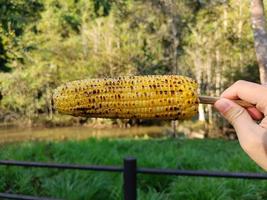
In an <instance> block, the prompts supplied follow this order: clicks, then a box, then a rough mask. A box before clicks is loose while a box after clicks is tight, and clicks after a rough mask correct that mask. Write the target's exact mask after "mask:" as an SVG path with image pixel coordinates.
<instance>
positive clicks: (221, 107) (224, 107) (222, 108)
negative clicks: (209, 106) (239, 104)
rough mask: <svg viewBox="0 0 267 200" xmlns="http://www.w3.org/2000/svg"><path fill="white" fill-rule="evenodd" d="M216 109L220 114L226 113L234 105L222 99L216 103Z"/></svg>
mask: <svg viewBox="0 0 267 200" xmlns="http://www.w3.org/2000/svg"><path fill="white" fill-rule="evenodd" d="M214 107H215V108H216V109H217V110H218V111H219V112H220V113H223V114H224V113H226V112H227V111H228V110H229V109H230V108H231V107H232V105H231V104H230V102H229V101H228V100H226V99H220V100H218V101H216V102H215V104H214Z"/></svg>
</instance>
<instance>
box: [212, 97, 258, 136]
mask: <svg viewBox="0 0 267 200" xmlns="http://www.w3.org/2000/svg"><path fill="white" fill-rule="evenodd" d="M214 107H215V108H216V109H217V110H218V111H219V112H220V113H221V114H222V115H223V116H224V117H225V118H226V119H227V121H229V123H231V124H232V125H233V126H234V128H235V130H236V132H237V134H238V135H239V136H240V134H241V135H243V134H246V133H248V131H249V132H250V131H251V130H253V128H256V125H257V124H256V123H255V122H254V121H253V119H252V118H251V117H250V115H249V114H248V112H247V111H246V110H245V109H244V108H243V107H241V106H239V105H237V104H236V103H234V102H233V101H231V100H229V99H225V98H221V99H219V100H218V101H216V103H215V104H214Z"/></svg>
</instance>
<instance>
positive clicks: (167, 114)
mask: <svg viewBox="0 0 267 200" xmlns="http://www.w3.org/2000/svg"><path fill="white" fill-rule="evenodd" d="M156 85H158V87H156ZM53 101H54V105H55V108H56V109H57V110H58V111H59V112H60V113H64V114H70V115H74V116H86V117H100V118H128V119H133V118H138V119H155V118H156V119H188V118H191V117H192V116H194V115H195V114H196V113H197V107H198V103H199V100H198V95H197V83H196V82H195V81H194V80H192V79H191V78H188V77H184V76H178V75H163V76H161V75H151V76H132V77H129V76H128V77H127V76H126V77H119V78H117V79H111V78H110V79H108V78H105V79H87V80H79V81H73V82H69V83H66V84H64V85H62V86H60V87H58V88H57V89H56V90H55V92H54V94H53ZM191 102H194V103H191ZM181 112H182V114H181Z"/></svg>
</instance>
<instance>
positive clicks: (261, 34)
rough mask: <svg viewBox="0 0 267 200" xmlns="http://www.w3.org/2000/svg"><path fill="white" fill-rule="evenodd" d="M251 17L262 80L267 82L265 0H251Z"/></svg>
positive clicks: (264, 82)
mask: <svg viewBox="0 0 267 200" xmlns="http://www.w3.org/2000/svg"><path fill="white" fill-rule="evenodd" d="M251 19H252V29H253V33H254V46H255V50H256V56H257V60H258V64H259V71H260V81H261V83H262V84H267V32H266V21H265V14H264V4H263V0H252V1H251Z"/></svg>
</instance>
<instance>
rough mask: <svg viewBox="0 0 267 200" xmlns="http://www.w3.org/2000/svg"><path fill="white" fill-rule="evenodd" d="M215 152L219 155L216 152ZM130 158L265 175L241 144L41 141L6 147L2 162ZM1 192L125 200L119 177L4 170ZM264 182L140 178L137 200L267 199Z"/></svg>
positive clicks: (87, 161)
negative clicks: (7, 160)
mask: <svg viewBox="0 0 267 200" xmlns="http://www.w3.org/2000/svg"><path fill="white" fill-rule="evenodd" d="M215 152H216V153H215ZM126 156H134V157H136V158H138V166H139V167H151V168H172V169H191V170H213V171H219V170H222V171H247V172H262V170H261V169H259V167H257V165H256V164H255V163H254V162H253V161H251V160H250V159H249V158H248V157H247V155H246V154H245V153H244V152H243V151H242V150H241V148H240V146H239V144H238V142H237V141H224V140H173V139H153V140H149V139H148V140H130V139H123V140H119V139H116V140H111V139H104V140H103V139H101V140H97V139H89V140H86V141H79V142H77V141H65V142H37V143H22V144H14V145H5V146H2V147H1V148H0V159H1V160H2V159H9V160H31V161H42V162H59V163H77V164H78V163H79V164H93V165H102V164H103V165H115V166H116V165H117V166H121V165H122V159H123V158H124V157H126ZM0 173H1V174H2V176H1V177H0V191H12V192H13V193H23V194H28V195H42V196H49V197H57V198H63V199H121V197H122V176H121V175H120V174H116V173H105V172H103V173H102V172H89V171H88V172H85V171H62V170H46V169H24V168H18V167H2V168H1V169H0ZM266 188H267V184H266V182H265V181H253V180H233V179H220V178H217V179H215V178H199V177H198V178H196V177H173V176H157V175H145V174H143V175H141V174H139V175H138V196H139V199H142V200H146V199H147V200H148V199H149V200H150V199H157V200H163V199H196V200H202V199H203V200H204V199H245V200H250V199H266V197H267V193H266Z"/></svg>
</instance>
